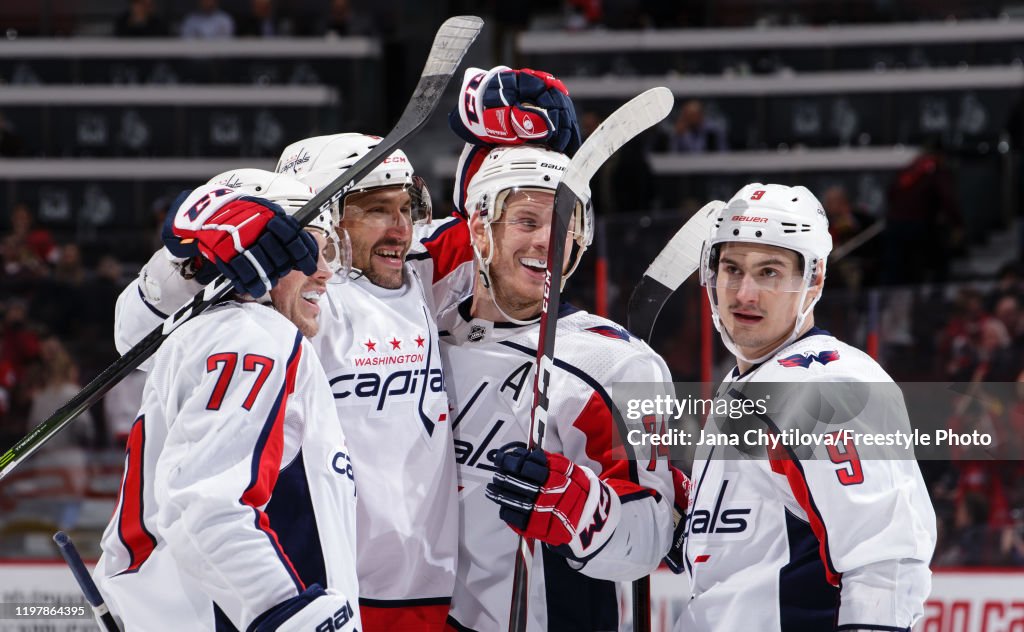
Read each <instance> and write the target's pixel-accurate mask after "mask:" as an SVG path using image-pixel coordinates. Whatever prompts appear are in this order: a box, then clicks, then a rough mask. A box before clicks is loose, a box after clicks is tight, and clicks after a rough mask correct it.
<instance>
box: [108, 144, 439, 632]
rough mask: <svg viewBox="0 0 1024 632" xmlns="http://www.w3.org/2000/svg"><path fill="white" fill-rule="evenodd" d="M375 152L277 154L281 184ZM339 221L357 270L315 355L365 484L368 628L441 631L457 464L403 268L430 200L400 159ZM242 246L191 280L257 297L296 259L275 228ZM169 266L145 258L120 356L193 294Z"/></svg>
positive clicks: (353, 195)
mask: <svg viewBox="0 0 1024 632" xmlns="http://www.w3.org/2000/svg"><path fill="white" fill-rule="evenodd" d="M379 140H380V139H379V138H377V137H374V136H367V135H364V134H336V135H332V136H320V137H315V138H309V139H306V140H303V141H299V142H297V143H293V144H292V145H290V146H289V147H288V148H286V149H285V150H284V152H283V153H282V156H281V160H280V161H279V163H278V167H277V171H279V172H284V173H287V174H289V175H291V176H294V177H296V178H298V179H300V180H301V181H303V182H304V183H305V184H307V185H309V186H311V187H313V188H314V189H315V190H319V189H320V188H321V187H323V186H324V185H326V184H328V183H330V182H331V181H333V180H334V179H335V178H336V177H337V176H338V175H340V174H341V173H342V172H343V171H345V170H346V169H348V167H350V166H351V165H352V164H354V163H355V162H356V161H358V160H359V159H360V158H361V157H362V156H363V155H365V154H366V153H367V152H369V151H370V150H371V149H372V148H373V147H375V146H376V144H377V142H378V141H379ZM339 214H340V226H341V227H342V228H343V229H344V233H345V234H348V235H349V236H351V244H352V263H353V265H352V270H351V272H350V273H348V274H346V275H336V276H335V277H334V278H332V281H331V282H330V283H328V284H327V293H326V295H325V297H324V299H323V300H322V301H321V303H320V306H321V312H322V313H321V316H320V331H319V333H318V334H317V335H316V336H315V337H313V339H312V344H313V348H314V349H315V350H316V353H317V356H318V358H319V359H320V362H321V364H322V365H323V367H324V370H325V371H326V373H327V376H328V379H329V381H330V385H331V391H332V394H333V396H334V402H335V404H336V406H337V409H338V417H339V418H340V419H341V423H342V425H343V427H344V429H345V434H346V439H347V441H348V443H349V445H350V446H351V448H352V457H351V458H352V460H353V465H354V468H355V469H356V470H357V471H359V472H360V474H359V476H360V487H361V489H362V493H361V494H360V500H359V504H358V507H357V521H358V526H359V528H358V530H357V539H358V544H359V553H360V554H359V556H358V558H357V567H358V568H357V570H358V574H359V583H360V590H361V592H360V600H359V603H360V610H361V611H362V615H363V616H362V620H363V626H364V628H365V629H366V630H367V631H369V632H375V631H378V630H381V631H392V630H396V631H402V630H410V631H416V632H420V631H422V632H430V631H432V630H440V629H442V628H443V627H444V621H445V617H446V616H447V613H448V608H449V604H450V601H451V595H452V587H453V586H454V581H455V554H456V548H457V538H458V530H457V528H458V527H457V504H456V503H457V499H456V496H455V459H454V454H453V446H452V435H451V426H450V424H449V423H448V421H447V407H448V404H447V396H446V394H445V384H444V379H443V376H442V373H441V360H440V354H439V350H438V342H437V328H436V325H435V323H434V319H433V313H432V311H431V309H430V308H429V307H428V305H427V302H426V301H425V299H424V294H425V290H424V288H423V283H422V282H421V281H420V278H419V276H418V275H417V274H416V272H415V270H413V269H412V268H411V267H410V266H409V265H408V264H405V263H404V257H405V254H406V252H407V251H408V249H409V246H410V243H411V240H412V237H413V227H414V225H415V224H416V223H418V222H420V221H426V220H428V219H429V217H430V208H429V195H428V194H427V193H426V190H425V188H424V187H423V186H422V183H421V181H420V180H419V179H418V178H415V177H414V176H413V169H412V165H411V164H410V163H409V160H408V158H407V157H406V156H405V154H404V152H402V151H396V152H394V153H393V154H392V155H391V156H390V157H388V158H387V159H386V160H385V161H384V162H383V163H382V164H380V165H378V166H377V167H376V168H375V169H374V170H373V171H372V172H371V173H370V174H369V175H368V176H366V177H365V178H364V179H363V180H361V181H360V182H359V183H358V184H357V187H356V188H355V189H354V190H352V191H351V192H350V193H348V194H347V195H346V196H345V198H344V200H343V201H342V204H341V207H340V208H339ZM231 221H232V223H233V224H234V225H236V226H239V227H241V226H243V225H245V223H246V222H247V221H248V220H247V218H246V217H245V216H244V215H242V214H237V215H236V216H234V217H233V218H232V220H231ZM241 237H242V244H241V245H242V246H243V249H244V248H246V247H248V248H249V249H248V250H244V253H245V256H244V257H234V258H231V259H227V258H226V257H218V256H216V253H212V254H211V256H209V257H207V256H204V257H202V258H201V259H200V260H199V261H198V263H199V270H200V273H202V271H203V270H204V269H206V268H213V267H214V266H211V265H209V264H210V262H213V263H215V264H216V269H218V270H220V271H222V272H224V273H225V274H227V275H228V276H231V277H232V278H233V279H238V281H237V282H236V284H241V285H242V287H243V288H245V289H247V290H248V291H250V292H251V293H254V294H255V293H259V292H261V291H263V288H264V286H265V285H269V284H272V283H273V282H274V281H275V279H276V275H277V274H278V270H279V269H280V267H281V266H280V265H279V264H277V263H276V262H277V261H280V260H284V261H287V258H288V255H289V253H291V252H292V251H293V250H294V248H287V247H282V248H274V247H273V245H276V244H277V243H278V241H281V240H285V241H287V240H288V239H289V237H290V236H289V235H288V234H287V231H286V230H284V228H283V227H277V229H276V230H266V231H263V232H257V231H243V232H242V233H241ZM182 238H186V239H187V238H188V235H187V234H176V233H175V231H174V230H173V227H171V228H169V229H168V230H166V231H165V243H168V244H169V245H171V246H173V245H174V243H175V242H176V241H178V240H180V239H182ZM268 241H269V243H270V246H267V245H266V244H267V242H268ZM250 250H251V251H252V252H250ZM264 251H265V252H266V254H264ZM204 254H205V253H204ZM250 255H251V256H250ZM167 261H168V258H167V257H165V256H162V255H160V254H159V253H158V255H157V256H154V257H153V258H152V259H151V260H150V262H149V263H148V264H147V266H146V267H145V268H144V269H143V271H142V273H141V275H140V280H139V281H137V283H136V284H135V285H136V286H129V287H128V288H127V289H126V290H125V291H124V292H123V293H122V295H121V297H120V299H119V301H118V319H117V329H118V336H119V341H118V342H119V349H120V350H121V351H122V352H124V351H126V350H127V348H128V347H130V345H131V344H134V342H136V341H138V340H139V339H141V337H142V336H143V335H144V334H145V333H148V331H149V330H150V329H152V328H153V327H155V326H156V325H158V324H159V322H160V314H161V313H165V312H171V311H173V310H174V309H176V308H177V307H178V306H180V305H181V304H183V303H184V302H185V301H186V300H188V299H189V298H190V297H191V296H192V295H194V294H195V293H196V292H197V291H199V290H200V289H201V285H199V283H197V282H195V281H187V280H185V279H183V278H182V275H180V274H178V273H177V271H176V270H175V269H169V264H168V263H167ZM251 261H255V262H256V263H255V264H253V263H251ZM261 262H267V263H261ZM346 281H347V282H346ZM360 453H361V454H360Z"/></svg>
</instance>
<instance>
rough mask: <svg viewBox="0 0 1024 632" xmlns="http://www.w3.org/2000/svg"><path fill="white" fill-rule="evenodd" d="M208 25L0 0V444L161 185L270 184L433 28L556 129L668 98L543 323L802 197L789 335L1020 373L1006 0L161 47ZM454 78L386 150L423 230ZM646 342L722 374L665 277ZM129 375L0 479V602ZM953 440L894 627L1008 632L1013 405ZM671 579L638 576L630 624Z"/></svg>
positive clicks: (109, 9)
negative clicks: (754, 202) (574, 119)
mask: <svg viewBox="0 0 1024 632" xmlns="http://www.w3.org/2000/svg"><path fill="white" fill-rule="evenodd" d="M216 5H218V3H217V2H216V0H203V1H202V2H194V1H192V0H182V1H181V2H170V1H168V0H134V1H128V0H94V1H91V2H86V1H77V2H76V1H74V0H44V1H41V2H36V3H14V2H4V3H0V262H2V269H0V448H6V447H7V446H9V445H12V444H13V443H14V442H15V441H17V440H18V439H19V438H20V437H22V436H24V435H25V433H26V432H27V431H28V430H29V429H31V428H32V427H34V425H37V424H38V423H40V422H41V421H42V420H43V419H45V418H46V417H47V416H48V415H49V414H50V413H52V412H53V410H54V409H56V408H57V406H58V405H59V404H60V403H61V402H63V401H65V400H66V399H67V398H68V397H70V396H71V395H73V394H74V393H75V392H77V390H78V389H79V388H80V386H81V385H82V384H85V383H86V382H88V381H89V380H90V379H91V378H92V377H94V376H95V375H96V374H97V373H98V372H99V371H100V370H102V369H103V368H104V367H106V366H107V365H108V364H109V363H110V362H111V361H112V360H113V359H114V358H115V357H116V356H115V351H114V347H113V342H112V322H113V309H114V301H115V298H116V296H117V295H118V293H119V292H120V290H121V288H123V287H124V286H125V284H126V283H128V282H129V281H130V280H131V279H132V278H133V277H134V275H135V273H136V272H137V271H138V269H139V267H140V266H141V264H142V263H143V262H144V261H145V260H146V258H148V256H149V254H150V253H151V252H152V251H153V250H154V249H156V248H157V247H158V246H159V241H158V237H157V233H158V226H159V225H160V222H161V221H162V218H163V215H164V213H165V212H166V208H167V204H168V203H169V201H170V199H171V198H173V196H174V195H175V194H176V193H177V192H178V191H180V190H181V189H184V188H191V187H193V186H195V185H197V184H199V183H201V182H204V181H205V180H206V179H208V178H209V177H210V176H212V175H213V174H215V173H218V172H221V171H224V170H227V169H231V168H235V167H241V166H255V167H263V168H268V169H272V168H273V166H274V162H275V159H276V157H277V155H278V153H279V152H280V150H281V149H282V148H283V147H284V146H285V145H286V144H288V143H289V142H291V141H293V140H296V139H298V138H302V137H305V136H309V135H314V134H326V133H333V132H338V131H361V132H368V133H378V134H384V133H386V132H387V130H388V129H389V128H390V126H391V125H392V124H393V123H394V121H395V120H396V118H397V116H398V114H399V113H400V112H401V110H402V108H404V106H405V103H406V101H407V99H408V97H409V95H410V93H411V91H412V87H413V85H414V84H415V81H416V78H417V76H418V74H419V72H420V70H421V68H422V64H423V61H424V56H425V53H426V51H427V49H428V47H429V44H430V41H431V39H432V38H433V34H434V30H435V29H436V27H437V26H438V25H439V24H440V23H441V22H442V21H443V20H444V18H446V17H448V16H450V15H455V14H460V13H472V14H477V15H481V17H483V18H484V19H485V20H486V23H487V26H486V28H485V30H484V32H483V34H482V35H481V37H480V39H479V40H478V42H477V43H476V44H475V45H474V47H473V49H472V50H471V51H470V53H469V55H468V56H467V60H466V61H467V63H468V65H475V66H480V67H485V68H486V67H490V66H491V65H494V64H496V63H505V64H508V65H510V66H513V67H522V66H528V67H533V68H539V69H544V70H548V71H551V72H553V73H555V74H556V75H558V76H559V77H560V78H562V79H563V80H564V81H565V83H566V85H567V86H568V87H569V89H570V91H571V93H572V96H573V98H574V100H575V102H576V105H577V108H578V113H579V116H580V119H581V122H582V124H583V127H584V130H585V132H587V131H590V130H592V129H593V128H594V127H596V125H597V124H598V123H599V122H600V120H601V118H602V117H603V116H604V115H606V114H607V113H608V112H610V111H611V110H613V109H614V108H615V107H617V105H619V104H620V103H622V102H624V101H625V100H627V99H628V98H629V97H631V96H633V95H635V94H637V93H639V92H640V91H641V90H643V89H646V88H648V87H653V86H656V85H664V86H667V87H669V88H670V89H671V90H672V91H673V92H674V94H675V95H676V109H675V111H674V112H673V114H672V115H671V116H670V117H669V118H668V119H667V120H666V121H665V122H664V124H662V125H661V126H660V127H659V128H658V129H656V130H653V131H651V132H649V133H647V134H645V135H644V136H643V137H642V138H641V139H639V140H637V141H634V142H633V143H631V144H630V145H628V146H627V147H626V148H624V149H623V150H622V151H621V152H619V154H617V155H616V156H615V157H614V158H613V160H612V161H611V163H610V164H608V165H606V166H605V168H603V169H602V171H601V172H600V173H599V174H598V176H597V177H596V178H595V180H594V181H593V182H592V187H593V190H594V198H595V207H596V211H597V214H598V218H599V226H598V231H597V242H596V246H595V248H594V250H593V252H591V253H589V254H588V256H587V258H586V259H585V261H584V264H583V268H582V271H581V272H579V273H577V275H576V276H575V277H574V278H573V279H572V282H571V283H570V285H569V287H568V289H567V297H568V298H569V300H570V301H572V302H574V303H576V304H578V305H580V306H582V307H585V308H587V309H590V310H593V311H596V312H598V313H602V314H607V315H609V316H611V317H612V318H613V319H616V320H618V321H620V322H624V317H625V304H626V300H627V299H628V296H629V293H630V292H631V291H632V288H633V287H634V286H635V284H636V283H637V281H638V280H639V279H640V276H641V274H642V272H643V270H644V269H645V267H646V266H647V264H648V263H649V262H650V260H651V259H652V258H653V257H654V255H655V254H657V252H658V251H659V250H660V248H661V247H662V246H663V245H664V244H665V243H666V242H667V240H668V238H669V237H670V236H671V235H672V234H673V233H674V231H675V229H676V228H677V227H678V226H679V225H681V223H682V221H684V219H685V218H687V217H689V215H690V214H691V213H692V212H693V211H695V210H696V209H697V208H699V207H700V206H701V205H702V204H703V203H704V202H706V201H708V200H710V199H713V198H720V199H727V198H728V197H729V196H731V194H732V193H733V192H735V191H736V190H738V189H739V188H740V186H742V185H743V184H745V183H747V182H751V181H762V182H778V183H783V184H803V185H805V186H807V187H809V188H810V189H811V190H812V191H813V192H814V193H815V194H816V195H817V196H818V198H819V199H820V200H821V201H822V202H823V204H824V205H825V208H826V211H827V213H828V215H829V219H830V222H831V227H832V228H831V230H832V233H833V239H834V241H835V245H836V248H835V251H834V253H833V256H832V259H831V261H830V263H829V275H828V280H827V284H826V288H827V289H826V292H825V297H824V299H823V300H822V302H821V303H820V305H819V307H818V310H817V322H818V324H819V325H821V326H824V327H825V328H827V329H829V330H830V331H832V332H833V333H835V334H836V335H838V336H839V337H841V338H843V339H845V340H848V341H849V342H851V343H852V344H855V345H857V346H860V347H862V348H865V349H866V350H868V351H869V353H871V354H872V355H873V356H875V357H876V358H877V359H878V360H879V361H880V362H881V363H882V365H883V366H884V367H885V368H886V369H887V370H888V371H889V372H890V373H891V374H892V375H893V377H894V378H896V379H897V380H904V381H909V380H913V381H935V382H947V381H957V382H967V383H972V384H974V385H975V388H978V389H984V388H985V385H986V384H989V383H995V382H1002V383H1008V382H1022V381H1024V353H1022V352H1024V311H1022V309H1024V307H1022V302H1024V269H1022V267H1021V261H1020V256H1021V252H1022V240H1024V221H1022V219H1021V214H1022V208H1024V206H1022V202H1024V200H1022V195H1021V193H1022V191H1021V182H1024V179H1022V178H1021V174H1020V169H1021V160H1020V151H1021V146H1022V142H1024V101H1022V90H1021V89H1022V87H1024V64H1022V60H1024V5H1017V4H1013V3H1003V2H990V1H977V0H975V1H968V0H959V1H957V0H939V1H934V2H928V1H925V0H916V1H907V2H897V1H894V0H853V1H844V2H830V1H825V0H785V1H783V0H778V1H771V0H718V1H715V2H712V1H711V0H687V1H680V0H677V1H672V0H658V1H647V2H643V1H641V0H571V1H564V2H561V3H559V2H543V3H542V2H530V1H528V2H520V3H500V2H487V3H479V4H477V3H471V2H454V1H453V2H447V3H445V2H436V3H425V2H415V1H412V0H406V1H400V0H376V1H374V2H369V1H359V0H351V1H349V0H292V1H289V2H284V1H283V0H278V1H276V2H275V1H274V0H252V1H251V2H249V1H246V0H222V1H221V2H220V3H219V7H217V10H221V11H224V12H225V13H226V14H227V15H228V16H230V21H231V22H232V23H233V28H234V33H235V34H234V35H233V36H228V37H218V38H207V39H195V38H186V37H184V34H183V31H184V32H185V33H188V32H190V31H192V29H193V26H192V25H188V26H186V23H187V22H188V20H189V17H188V16H189V14H192V13H194V12H197V11H199V12H201V11H204V10H205V11H209V10H211V7H215V6H216ZM198 23H199V24H200V25H199V26H198V27H195V28H196V29H197V30H200V31H202V30H203V28H204V26H203V23H204V21H203V20H198ZM193 24H195V21H193ZM207 26H209V25H208V24H207ZM460 76H461V71H460V73H459V74H458V75H457V77H456V79H455V80H454V81H453V85H452V87H451V88H450V89H449V95H448V97H446V100H445V101H444V102H443V103H442V106H441V107H440V108H439V110H438V112H437V113H436V114H435V116H434V117H433V119H432V120H431V122H430V123H429V124H428V126H427V128H426V129H425V130H424V131H423V132H422V133H421V134H419V135H418V136H417V137H415V138H414V139H413V140H412V141H411V142H410V143H409V144H408V145H407V146H406V147H405V149H406V151H407V152H408V153H409V155H410V157H411V159H412V160H413V163H414V165H416V169H417V172H418V173H419V174H421V175H423V176H424V177H426V178H427V179H428V182H429V184H430V186H431V190H432V192H433V198H434V203H435V216H436V217H441V216H444V215H447V214H448V213H450V212H451V208H452V207H451V201H450V198H451V189H452V174H453V173H454V170H455V161H456V158H457V155H458V151H459V149H460V148H461V145H460V142H459V141H458V140H457V139H456V138H455V137H454V135H452V134H451V133H450V132H449V131H448V129H447V125H446V118H445V114H446V112H447V110H448V109H449V108H450V107H451V104H452V103H453V100H454V98H455V93H456V91H455V88H456V87H457V85H458V83H459V81H458V79H459V77H460ZM654 347H655V348H656V349H657V350H658V351H659V352H660V353H661V354H663V356H664V357H665V359H666V360H667V361H668V363H669V366H670V367H671V369H672V371H673V374H674V376H675V378H676V379H677V380H679V381H691V382H695V381H705V382H710V381H714V380H715V379H716V378H717V377H718V376H719V375H721V374H722V371H723V369H724V368H725V365H726V364H728V361H729V357H728V355H727V353H726V352H725V350H724V348H722V347H721V345H720V343H719V342H718V340H717V335H712V330H711V328H710V324H709V321H708V318H707V310H706V308H705V307H704V305H703V302H702V294H701V291H700V288H699V287H697V285H696V283H695V282H693V281H691V282H688V283H687V284H686V285H685V286H684V287H683V288H682V289H681V290H680V291H679V292H678V293H677V295H676V296H675V297H674V298H673V299H672V300H671V301H670V303H669V304H668V306H667V307H666V309H665V311H664V312H663V313H662V316H661V319H660V321H659V325H658V328H657V330H656V336H655V339H654ZM141 383H142V381H141V380H140V379H139V378H138V376H133V377H131V378H129V379H128V380H125V381H124V382H123V383H122V385H121V386H119V387H118V388H117V389H115V391H113V392H112V393H111V394H110V395H108V397H107V398H106V399H105V400H104V401H103V402H102V403H101V404H100V405H98V406H96V407H94V408H93V409H92V410H90V411H89V413H88V414H87V415H83V416H82V418H81V419H79V420H78V421H76V422H75V424H74V425H73V426H71V427H69V428H68V429H66V430H65V431H64V432H63V433H62V434H61V435H60V436H59V437H58V438H57V439H55V440H54V441H52V442H51V444H50V445H49V446H47V448H45V449H44V450H43V451H41V452H40V453H39V454H38V455H36V456H35V457H33V458H32V459H30V460H29V461H27V462H26V463H24V464H23V465H21V466H20V467H19V468H18V470H17V471H16V472H15V473H14V474H12V475H11V476H10V477H8V478H7V479H6V480H5V481H4V482H3V483H2V484H0V558H3V562H2V564H0V603H6V604H12V603H20V602H23V601H24V602H36V603H38V602H43V601H47V600H53V599H57V598H63V599H78V597H77V596H76V595H77V589H76V587H75V585H74V583H73V582H72V580H71V576H70V574H69V573H68V572H67V570H66V569H65V568H64V567H63V565H61V564H59V563H57V562H56V559H57V558H56V551H55V548H54V546H53V544H52V542H51V540H50V537H51V535H52V534H53V532H54V531H55V530H57V529H58V528H62V529H66V530H68V531H69V532H70V533H71V534H72V535H73V536H74V538H75V540H76V541H77V543H78V545H79V547H80V548H81V549H82V550H83V553H84V554H85V556H86V557H87V558H95V557H96V555H98V550H97V542H98V538H99V534H100V533H101V531H102V529H103V527H104V526H105V524H106V522H107V521H108V520H109V518H110V515H111V512H112V509H113V506H114V502H115V498H116V493H117V490H118V486H119V483H120V474H121V466H122V445H123V444H122V441H123V437H124V433H125V432H126V429H127V427H128V425H129V424H130V422H131V421H132V420H133V419H134V413H135V410H136V407H137V405H138V398H139V393H140V392H141ZM954 422H955V423H959V424H961V426H962V427H969V428H970V427H973V428H981V429H984V430H986V431H989V432H991V433H992V434H993V435H994V436H995V438H996V441H997V445H996V447H995V448H994V449H993V450H991V451H990V452H989V453H987V454H985V455H982V456H983V458H981V459H974V460H965V459H960V460H956V461H947V462H935V461H932V462H927V463H922V470H923V471H924V474H925V478H926V481H927V483H928V486H929V490H930V492H931V494H932V500H933V502H934V504H935V508H936V512H937V514H938V516H939V544H938V548H937V550H936V553H935V558H934V560H933V568H934V570H935V572H936V576H935V585H934V591H933V596H932V598H931V600H930V601H929V602H928V605H927V607H926V617H925V620H924V621H923V622H921V623H920V624H919V625H918V628H917V629H919V630H922V631H929V632H945V631H951V632H952V631H959V630H965V631H966V630H971V631H974V630H978V631H981V630H988V631H990V632H1002V631H1009V630H1020V629H1022V626H1024V602H1022V601H1021V595H1024V466H1022V464H1021V463H1020V462H1019V461H1016V460H1006V459H1003V458H1000V456H1001V455H1005V454H1007V453H1008V452H1007V451H1006V450H1004V448H1006V449H1007V450H1008V446H1014V445H1017V444H1018V443H1019V442H1020V441H1021V437H1022V436H1024V388H1021V389H1020V390H1019V391H1018V395H1017V400H1016V401H1015V402H1011V403H1010V404H1009V405H1005V406H998V407H996V406H971V407H967V408H966V409H965V410H963V411H959V412H958V414H957V419H955V420H954V419H951V420H950V423H954ZM678 582H679V580H678V579H677V578H673V577H671V576H667V575H660V574H659V576H658V577H656V579H655V582H654V597H655V599H654V622H655V624H656V626H658V627H656V629H666V627H667V626H668V625H669V622H670V621H671V611H672V602H673V600H676V599H679V598H680V595H681V589H680V588H679V583H678ZM61 595H63V597H61ZM752 605H753V606H754V607H755V608H756V604H752ZM37 623H38V622H37ZM48 623H53V622H48ZM61 625H64V627H63V628H59V629H75V628H74V626H75V625H77V626H79V629H84V628H82V627H81V626H82V625H83V623H82V622H81V621H79V622H77V623H69V622H64V623H63V624H61ZM58 627H59V626H58ZM0 629H26V628H25V625H24V622H18V621H15V620H13V619H0ZM53 629H58V628H53Z"/></svg>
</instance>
